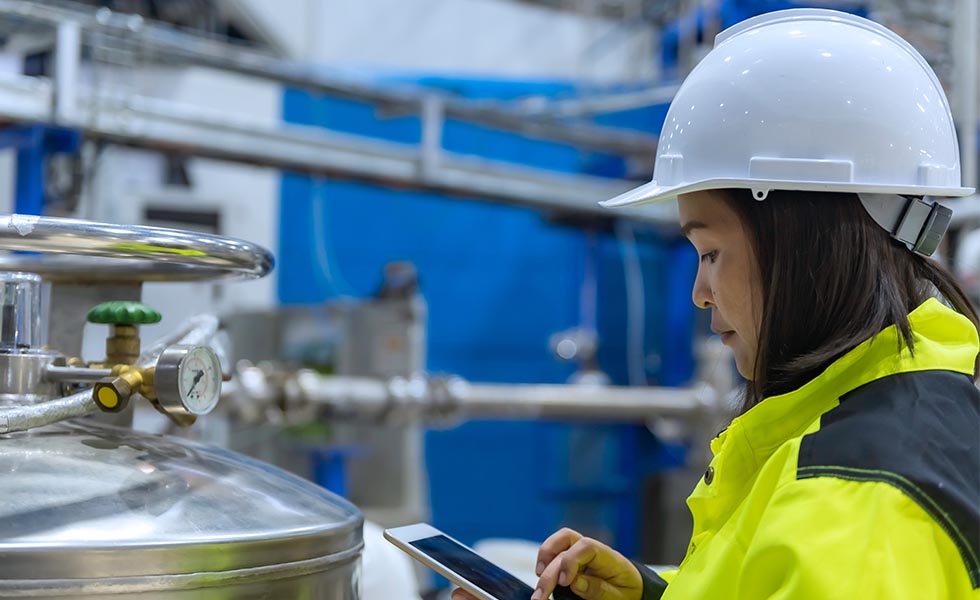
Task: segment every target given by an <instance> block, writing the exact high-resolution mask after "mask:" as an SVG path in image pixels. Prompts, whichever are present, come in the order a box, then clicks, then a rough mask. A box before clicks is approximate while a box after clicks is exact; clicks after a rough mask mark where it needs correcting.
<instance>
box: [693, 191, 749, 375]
mask: <svg viewBox="0 0 980 600" xmlns="http://www.w3.org/2000/svg"><path fill="white" fill-rule="evenodd" d="M723 194H724V192H720V191H715V190H709V191H703V192H692V193H690V194H682V195H681V196H680V197H679V199H678V200H679V207H680V217H681V229H682V231H683V232H684V235H685V236H686V237H687V239H688V240H690V241H691V243H692V244H694V247H695V248H696V249H697V251H698V255H700V257H701V260H700V263H699V265H698V275H697V278H696V279H695V280H694V290H693V291H692V294H691V297H692V299H693V300H694V304H695V305H697V306H698V307H699V308H710V309H711V330H712V331H714V332H715V333H717V334H719V335H720V336H721V341H722V342H723V343H724V344H725V345H726V346H728V347H730V348H731V349H732V350H733V351H734V352H735V364H736V365H737V367H738V372H739V373H741V374H742V377H745V378H746V379H755V376H754V373H753V367H754V365H755V356H756V351H757V349H758V347H759V324H760V323H761V322H762V282H761V277H760V275H759V267H758V261H757V260H756V258H755V252H754V251H753V249H752V245H751V243H750V241H749V237H748V234H747V232H746V231H745V229H744V228H743V226H742V221H741V220H740V219H739V218H738V215H737V214H735V212H734V211H733V210H732V209H731V208H729V206H728V204H727V203H726V202H725V200H724V196H723Z"/></svg>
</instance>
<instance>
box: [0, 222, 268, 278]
mask: <svg viewBox="0 0 980 600" xmlns="http://www.w3.org/2000/svg"><path fill="white" fill-rule="evenodd" d="M0 249H6V250H20V251H27V252H39V253H42V255H40V256H38V255H15V254H11V255H0V270H4V271H27V272H31V273H37V274H39V275H42V276H43V277H44V278H45V279H47V280H50V281H85V282H100V281H113V282H137V281H201V280H208V279H223V278H244V279H256V278H259V277H262V276H264V275H266V274H268V273H269V271H271V270H272V267H273V264H274V259H273V257H272V254H271V253H270V252H269V251H268V250H266V249H265V248H263V247H261V246H258V245H256V244H252V243H250V242H246V241H243V240H238V239H234V238H228V237H222V236H217V235H210V234H205V233H196V232H188V231H181V230H178V229H167V228H163V227H149V226H144V225H114V224H110V223H97V222H93V221H84V220H81V219H63V218H56V217H37V216H31V215H7V216H3V217H0Z"/></svg>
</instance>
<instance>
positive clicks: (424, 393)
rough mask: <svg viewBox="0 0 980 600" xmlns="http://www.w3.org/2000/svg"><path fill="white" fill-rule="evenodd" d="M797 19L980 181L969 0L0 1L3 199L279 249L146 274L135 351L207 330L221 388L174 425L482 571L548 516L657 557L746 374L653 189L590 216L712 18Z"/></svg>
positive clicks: (96, 328) (970, 251) (969, 205)
mask: <svg viewBox="0 0 980 600" xmlns="http://www.w3.org/2000/svg"><path fill="white" fill-rule="evenodd" d="M803 6H815V7H823V8H835V9H839V10H844V11H848V12H852V13H855V14H859V15H861V16H865V17H868V18H871V19H873V20H875V21H878V22H881V23H883V24H884V25H886V26H888V27H890V28H892V29H894V30H895V31H897V32H898V33H899V34H901V35H902V36H904V37H905V38H906V39H908V40H909V41H910V42H911V43H912V44H913V45H915V46H916V47H917V48H918V49H919V50H920V51H921V52H922V53H923V55H924V56H925V57H926V59H927V60H928V61H929V62H930V63H931V64H932V66H933V68H934V69H935V70H936V72H937V73H938V75H939V77H940V79H941V80H942V82H943V85H944V87H945V88H946V92H947V95H948V97H949V99H950V103H951V105H952V109H953V112H954V116H955V118H956V123H957V128H958V133H959V137H960V142H961V158H962V164H963V179H964V185H966V186H976V183H977V172H978V158H977V150H978V116H977V114H978V100H977V77H978V65H977V55H978V49H980V46H978V38H977V32H978V22H977V6H976V0H930V1H928V2H926V1H924V0H868V1H844V0H840V1H836V2H832V1H828V2H812V3H810V2H789V1H769V0H670V1H668V0H276V1H275V2H272V1H268V0H117V1H112V0H92V1H90V2H62V1H57V0H48V1H28V0H0V122H2V125H3V126H2V128H0V149H2V151H0V212H3V213H11V212H16V213H23V214H36V215H47V216H61V217H77V218H83V219H91V220H95V221H104V222H111V223H120V224H145V225H160V226H166V227H175V228H180V229H186V230H193V231H200V232H207V233H215V234H220V235H225V236H231V237H236V238H242V239H245V240H249V241H251V242H255V243H258V244H261V245H263V246H265V247H267V248H269V249H271V250H272V251H273V252H274V253H275V255H276V258H277V266H276V270H275V271H274V273H273V274H272V275H271V276H270V277H267V278H265V279H262V280H259V281H254V282H248V283H235V284H223V283H220V282H219V283H180V284H174V283H167V284H162V283H148V284H146V285H145V286H144V294H143V299H144V301H145V302H146V303H147V304H149V305H151V306H153V307H155V308H157V309H158V310H160V311H161V312H162V313H163V320H162V321H161V322H160V323H159V324H157V325H152V326H147V327H145V328H144V330H145V331H144V333H143V334H142V336H143V338H144V339H147V340H151V339H154V338H155V337H156V333H155V332H156V331H159V332H163V331H166V330H168V329H172V328H173V327H174V326H175V324H177V323H179V322H181V321H183V320H184V319H185V318H186V317H188V316H190V315H194V314H197V313H200V312H214V313H217V314H219V315H220V316H221V319H222V323H223V325H224V334H223V335H224V338H223V339H224V341H223V348H224V355H223V357H222V358H223V360H224V361H225V363H226V367H227V370H228V371H229V372H233V373H234V377H233V378H232V380H231V381H230V382H229V383H227V384H226V385H225V389H226V392H225V397H224V398H223V402H222V404H221V405H220V407H219V409H218V410H217V411H216V412H215V413H213V414H211V415H208V416H207V417H205V418H202V419H201V420H200V422H199V424H198V426H197V427H195V428H194V429H193V430H191V431H188V432H181V435H188V436H193V437H195V438H197V439H201V440H204V441H207V442H209V443H213V444H219V445H222V446H225V447H228V448H231V449H234V450H237V451H240V452H244V453H246V454H250V455H253V456H256V457H258V458H261V459H263V460H266V461H269V462H272V463H274V464H277V465H279V466H282V467H284V468H286V469H289V470H291V471H293V472H296V473H298V474H300V475H302V476H304V477H307V478H309V479H311V480H313V481H316V482H317V483H319V484H321V485H323V486H325V487H327V488H329V489H331V490H333V491H335V492H337V493H338V494H341V495H343V496H345V497H347V498H348V499H350V500H351V501H352V502H353V503H354V504H356V505H357V506H358V507H359V508H360V509H361V510H362V511H363V512H364V514H365V515H366V517H367V518H368V519H369V520H370V521H371V522H372V523H375V524H378V525H380V526H383V527H387V526H394V525H401V524H406V523H412V522H416V521H421V520H425V521H429V522H431V523H433V524H434V525H435V526H436V527H438V528H441V529H443V530H444V531H446V532H447V533H449V534H450V535H452V536H454V537H456V538H457V539H459V540H461V541H463V542H465V543H467V544H477V545H478V547H479V545H480V544H483V547H484V548H486V549H487V552H488V553H489V554H493V553H494V552H495V551H499V552H500V553H501V554H498V555H497V558H498V559H499V560H502V561H505V562H506V557H505V556H504V555H506V554H507V552H508V550H507V546H506V544H507V543H506V542H493V541H490V542H488V541H487V540H500V539H505V540H526V541H527V542H528V543H529V544H531V546H532V547H533V545H535V544H537V543H539V542H540V541H542V540H543V539H544V538H545V537H546V536H547V535H549V534H550V533H551V532H553V531H554V530H556V529H557V528H559V527H562V526H569V527H573V528H576V529H578V530H580V531H582V532H584V533H586V534H588V535H591V536H594V537H597V538H599V539H601V540H603V541H606V542H608V543H609V544H611V545H613V546H615V547H617V548H618V549H620V550H621V551H622V552H623V553H625V554H627V555H628V556H630V557H633V558H636V559H639V560H642V561H645V562H648V563H657V564H670V563H676V562H678V561H680V559H681V558H682V557H683V555H684V551H685V548H686V544H687V541H688V537H687V536H688V535H689V531H690V521H689V515H688V512H687V508H686V506H685V505H684V498H685V497H686V496H687V494H688V492H689V491H690V489H691V488H692V487H693V485H694V482H695V481H696V480H697V478H698V477H699V476H700V475H701V473H702V472H703V470H704V467H705V465H706V464H707V462H706V460H707V455H706V451H707V440H710V439H711V438H712V437H713V436H714V435H715V434H716V433H717V432H718V431H719V430H720V429H721V428H722V427H724V425H725V422H726V419H728V418H729V417H730V412H731V407H732V406H733V402H734V399H735V397H736V395H737V387H738V383H739V382H738V380H737V377H736V375H735V373H734V369H733V366H732V364H731V363H730V359H729V357H728V356H727V355H726V354H725V353H724V350H722V351H719V350H718V348H717V342H716V341H713V340H711V339H710V338H709V337H708V334H709V333H710V332H709V331H708V328H707V323H706V320H705V315H699V314H697V311H696V310H695V308H694V306H693V305H692V303H691V301H690V289H691V284H692V281H693V278H694V273H695V269H696V263H697V257H696V255H695V253H694V251H693V249H692V248H691V247H690V246H689V244H688V243H687V242H686V241H685V240H684V239H683V238H681V237H680V235H679V231H678V229H677V226H676V223H675V214H674V213H675V210H676V209H675V207H673V206H672V205H666V206H659V205H658V206H656V207H649V208H647V207H643V208H638V209H629V210H621V211H615V212H612V211H606V210H604V209H600V208H599V207H598V206H597V204H596V203H597V202H598V201H599V200H602V199H604V198H607V197H611V196H613V195H615V194H617V193H619V192H621V191H624V190H626V189H628V188H630V187H632V186H634V185H637V184H638V183H641V182H644V181H646V180H649V178H650V176H651V173H652V169H653V158H654V154H655V151H656V147H657V139H658V135H659V133H660V127H661V125H662V122H663V119H664V115H665V114H666V110H667V107H668V105H669V103H670V100H671V98H672V97H673V94H674V92H675V91H676V89H677V86H678V85H679V83H680V81H682V80H683V78H684V76H685V75H686V73H688V72H689V71H690V69H691V68H692V67H693V66H694V65H695V64H696V63H697V62H698V60H699V59H700V58H701V57H702V56H704V54H706V53H707V51H708V50H709V49H710V48H711V45H712V41H713V39H714V36H715V35H716V34H717V33H719V32H720V31H721V30H723V29H724V28H726V27H728V26H730V25H733V24H734V23H737V22H739V21H741V20H744V19H746V18H749V17H752V16H754V15H758V14H761V13H764V12H768V11H773V10H779V9H785V8H795V7H803ZM800 117H801V118H805V117H806V115H800ZM951 205H952V206H953V207H954V223H953V225H952V228H951V233H950V234H949V235H948V237H947V241H946V242H945V245H944V246H943V248H942V250H941V252H940V254H941V257H940V260H943V261H944V262H946V263H947V264H948V265H949V266H951V267H952V268H953V269H954V271H955V272H956V273H957V275H958V276H959V277H961V278H962V280H963V281H964V283H965V284H967V285H968V287H969V289H971V290H972V291H974V292H975V294H976V296H975V299H976V297H980V201H978V199H977V197H976V196H974V197H969V198H965V199H958V200H955V201H953V202H952V203H951ZM105 327H106V326H104V325H93V324H90V325H88V326H87V329H86V331H85V338H84V350H83V353H84V354H85V356H86V357H89V356H91V357H95V356H97V355H99V353H100V352H101V345H102V343H103V338H104V337H105ZM610 386H615V387H610ZM136 423H137V426H138V427H141V428H143V429H146V430H148V431H160V432H164V431H169V432H171V433H173V432H174V431H171V426H170V425H169V424H168V422H167V421H166V419H165V418H163V417H162V416H161V415H158V414H156V413H153V412H152V411H149V412H147V413H146V414H140V413H137V415H136ZM369 543H370V542H369ZM495 543H496V546H495V545H494V544H495ZM501 547H503V548H504V549H503V550H500V548H501ZM495 548H496V549H497V550H494V549H495ZM370 551H371V547H370V546H369V548H368V550H367V551H366V552H370ZM365 556H366V558H365V567H364V577H365V581H367V580H369V579H371V578H372V577H378V576H380V573H379V572H380V571H383V570H384V569H383V568H382V569H378V567H377V566H375V567H374V569H375V570H376V571H379V572H378V573H376V572H375V571H371V570H369V568H368V563H367V554H366V555H365ZM528 568H529V569H530V568H533V567H530V566H529V567H528ZM419 575H420V579H419V583H418V585H419V591H420V594H422V595H426V596H432V595H434V594H438V593H439V592H438V589H439V588H442V587H445V582H443V581H440V580H438V579H434V578H431V577H429V576H427V575H424V574H422V573H420V574H419ZM380 597H394V596H384V595H382V596H380Z"/></svg>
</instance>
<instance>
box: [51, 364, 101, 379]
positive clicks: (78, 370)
mask: <svg viewBox="0 0 980 600" xmlns="http://www.w3.org/2000/svg"><path fill="white" fill-rule="evenodd" d="M110 375H112V369H91V368H88V367H56V366H54V365H48V368H47V369H46V370H45V372H44V378H45V379H47V380H48V381H54V382H58V383H94V382H96V381H99V380H101V379H104V378H106V377H109V376H110Z"/></svg>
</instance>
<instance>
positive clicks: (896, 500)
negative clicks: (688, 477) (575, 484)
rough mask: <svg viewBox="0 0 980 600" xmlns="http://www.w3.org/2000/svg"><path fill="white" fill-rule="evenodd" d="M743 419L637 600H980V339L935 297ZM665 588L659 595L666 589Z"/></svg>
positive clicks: (721, 439)
mask: <svg viewBox="0 0 980 600" xmlns="http://www.w3.org/2000/svg"><path fill="white" fill-rule="evenodd" d="M909 321H910V323H911V327H912V331H913V334H914V339H915V344H914V356H913V355H912V354H910V353H909V351H908V349H907V348H905V347H904V346H902V348H903V350H902V351H901V353H899V351H898V348H899V343H898V340H899V334H898V332H897V330H896V328H895V327H889V328H887V329H885V330H884V331H882V332H881V333H880V334H879V335H877V336H876V337H875V338H873V339H872V340H868V341H866V342H865V343H863V344H861V345H860V346H858V347H857V348H855V349H854V350H852V351H851V352H849V353H847V354H846V355H844V356H843V357H841V358H840V359H838V360H837V361H835V362H834V363H833V364H832V365H830V366H829V367H828V368H827V369H826V370H825V371H824V372H823V373H822V374H820V375H819V376H817V377H816V378H814V379H813V380H811V381H810V382H808V383H807V384H805V385H804V386H803V387H801V388H800V389H798V390H795V391H793V392H790V393H787V394H783V395H780V396H773V397H770V398H767V399H765V400H763V401H762V402H761V403H759V404H758V405H756V406H754V407H752V408H751V409H750V410H748V411H747V412H746V413H745V414H743V415H741V416H739V417H738V418H736V419H735V420H734V421H732V423H731V425H730V426H729V427H728V428H727V429H726V430H725V431H724V432H722V433H721V434H719V435H718V437H716V438H715V439H714V440H713V441H712V443H711V450H712V452H713V453H714V459H713V460H712V461H711V466H710V467H709V468H708V470H707V471H706V472H705V475H704V477H703V478H702V480H701V481H700V482H698V485H697V486H696V487H695V489H694V492H693V493H692V494H691V497H690V498H689V499H688V501H687V503H688V506H689V507H690V509H691V513H692V515H693V517H694V531H693V535H692V537H691V543H690V545H689V546H688V551H687V556H686V557H685V558H684V561H683V562H682V563H681V565H680V567H679V569H678V570H677V571H672V572H668V573H662V574H661V575H662V577H663V580H658V578H657V576H656V575H655V574H653V573H652V572H649V571H645V572H643V575H644V583H645V585H644V596H643V597H644V600H646V599H652V598H661V597H662V599H663V600H716V599H717V600H723V599H727V598H731V599H733V600H763V599H773V600H777V599H778V600H802V599H815V600H817V599H819V600H828V599H837V598H839V599H841V600H844V599H847V600H878V599H881V600H886V599H887V600H925V599H929V600H932V599H943V600H946V599H949V600H961V599H962V600H966V599H972V600H977V599H980V558H978V556H980V392H978V390H977V388H976V387H975V385H974V384H973V381H972V376H973V370H974V361H975V359H976V356H977V353H978V351H980V342H978V339H977V331H976V329H975V328H974V327H973V325H972V323H970V321H969V320H968V319H966V318H965V317H963V316H962V315H960V314H958V313H956V312H955V311H953V310H951V309H949V308H947V307H946V306H944V305H943V304H941V303H940V302H939V301H938V300H935V299H931V300H928V301H927V302H925V303H923V304H922V305H921V306H919V307H918V308H917V309H915V310H914V311H913V312H912V313H911V314H910V315H909ZM664 580H666V581H667V582H669V583H667V584H666V589H664V587H663V586H664V585H665V582H664Z"/></svg>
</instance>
